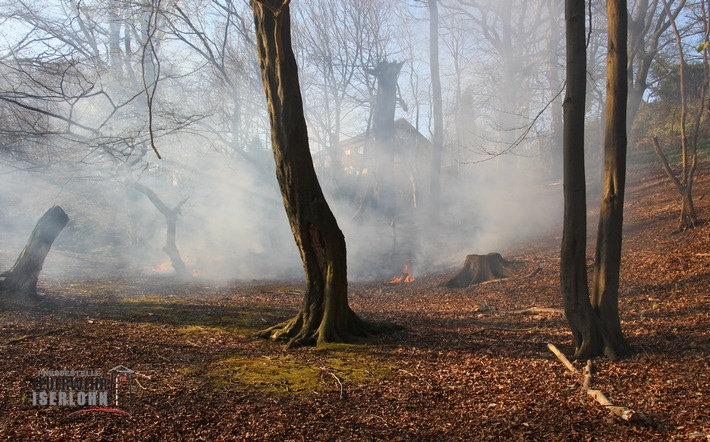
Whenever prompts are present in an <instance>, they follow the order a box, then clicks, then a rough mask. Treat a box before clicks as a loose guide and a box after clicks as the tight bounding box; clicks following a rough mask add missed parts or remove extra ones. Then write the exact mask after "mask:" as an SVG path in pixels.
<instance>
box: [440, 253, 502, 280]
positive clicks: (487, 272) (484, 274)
mask: <svg viewBox="0 0 710 442" xmlns="http://www.w3.org/2000/svg"><path fill="white" fill-rule="evenodd" d="M509 265H510V262H508V261H506V260H505V259H503V257H502V256H500V254H499V253H489V254H488V255H468V256H467V257H466V261H464V263H463V269H461V271H460V272H459V273H457V274H456V276H454V277H453V278H451V280H450V281H449V282H447V283H446V287H449V288H465V287H468V286H469V285H471V284H478V283H479V282H484V281H490V280H493V279H500V278H508V277H509V276H511V275H512V271H511V270H510V269H509V268H508V266H509Z"/></svg>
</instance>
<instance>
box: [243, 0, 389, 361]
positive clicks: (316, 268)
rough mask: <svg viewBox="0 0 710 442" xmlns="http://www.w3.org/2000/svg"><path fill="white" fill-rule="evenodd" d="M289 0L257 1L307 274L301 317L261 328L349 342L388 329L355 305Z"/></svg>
mask: <svg viewBox="0 0 710 442" xmlns="http://www.w3.org/2000/svg"><path fill="white" fill-rule="evenodd" d="M288 3H289V1H288V0H252V2H251V5H252V8H253V11H254V22H255V25H256V40H257V49H258V56H259V64H260V67H261V78H262V83H263V85H264V91H265V93H266V102H267V105H268V111H269V117H270V121H271V141H272V146H273V152H274V160H275V162H276V177H277V179H278V183H279V187H280V189H281V194H282V196H283V201H284V208H285V210H286V214H287V216H288V219H289V223H290V225H291V231H292V232H293V236H294V238H295V240H296V244H297V246H298V249H299V252H300V254H301V260H302V261H303V269H304V273H305V277H306V293H305V295H304V298H303V303H302V305H301V308H300V310H299V312H298V313H297V314H296V316H295V317H294V318H292V319H290V320H288V321H286V322H283V323H281V324H278V325H275V326H273V327H271V328H269V329H267V330H264V331H262V332H261V333H260V336H262V337H266V338H270V339H274V340H275V339H283V340H287V342H288V344H287V345H288V346H289V347H294V346H302V345H317V344H319V343H323V342H349V341H352V340H355V339H357V338H360V337H365V336H368V335H370V334H371V333H374V332H378V331H382V330H384V329H385V327H384V326H379V325H374V324H369V323H366V322H365V321H363V320H362V319H360V318H359V317H358V316H357V315H356V314H355V313H354V312H353V311H352V310H351V309H350V306H349V305H348V284H347V262H346V250H345V238H344V236H343V233H342V232H341V230H340V228H339V227H338V223H337V221H336V219H335V216H334V215H333V213H332V212H331V210H330V207H329V206H328V203H327V201H326V200H325V197H324V195H323V192H322V190H321V187H320V184H319V182H318V178H317V176H316V172H315V169H314V166H313V159H312V157H311V152H310V149H309V145H308V133H307V129H306V122H305V118H304V114H303V100H302V97H301V92H300V85H299V80H298V68H297V66H296V60H295V57H294V54H293V50H292V47H291V30H290V11H289V6H288Z"/></svg>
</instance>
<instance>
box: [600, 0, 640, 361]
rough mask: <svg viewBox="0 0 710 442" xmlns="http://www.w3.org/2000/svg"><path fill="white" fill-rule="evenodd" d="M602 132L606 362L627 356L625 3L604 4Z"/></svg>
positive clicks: (602, 323) (621, 0)
mask: <svg viewBox="0 0 710 442" xmlns="http://www.w3.org/2000/svg"><path fill="white" fill-rule="evenodd" d="M607 16H608V23H609V24H608V29H609V31H608V32H609V43H608V45H607V47H608V49H607V50H608V53H607V83H606V84H607V94H606V100H607V101H606V131H605V139H604V191H603V195H602V201H601V208H600V209H599V229H598V233H597V248H596V255H595V259H594V279H593V287H592V306H593V307H594V309H595V310H596V313H597V316H598V318H599V326H600V327H601V333H602V337H603V341H604V349H603V352H604V354H605V355H606V356H607V357H608V358H610V359H616V358H617V357H619V356H623V355H625V354H628V353H629V352H630V351H631V347H630V346H629V344H628V343H627V342H626V339H625V338H624V335H623V333H622V331H621V323H620V321H619V308H618V302H619V273H620V270H621V242H622V226H623V218H624V188H625V186H626V143H627V139H626V103H627V88H628V87H627V78H626V77H627V74H626V69H627V54H626V46H627V45H626V38H627V37H626V35H627V12H626V2H625V0H608V1H607Z"/></svg>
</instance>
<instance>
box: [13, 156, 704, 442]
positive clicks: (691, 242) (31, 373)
mask: <svg viewBox="0 0 710 442" xmlns="http://www.w3.org/2000/svg"><path fill="white" fill-rule="evenodd" d="M707 169H708V168H707V167H706V168H705V169H703V170H700V171H699V173H698V177H699V178H700V180H699V182H698V184H697V187H696V197H697V209H698V211H699V215H700V218H701V219H702V220H707V219H708V218H709V217H710V197H709V196H708V194H709V193H710V182H709V180H708V178H707V177H708V176H710V170H707ZM593 201H596V199H594V200H593ZM596 204H597V203H594V204H590V206H594V205H596ZM678 208H679V206H678V199H677V198H676V196H675V194H674V193H673V189H672V188H671V186H670V185H669V184H668V182H667V180H666V179H665V177H664V176H662V175H661V174H660V173H652V174H650V176H649V175H648V174H647V175H645V176H643V177H641V175H640V174H637V175H633V174H632V175H631V176H630V178H629V184H628V197H627V211H626V227H625V243H624V260H623V274H622V282H621V296H620V302H619V307H620V311H621V318H622V327H623V330H624V332H625V335H626V337H627V338H628V340H629V341H630V342H631V344H632V345H633V347H634V354H633V355H631V356H629V357H627V358H625V359H623V360H621V361H619V362H611V361H609V360H606V359H603V358H598V359H595V360H594V361H593V362H592V367H593V377H592V382H591V386H592V387H593V388H596V389H599V390H601V391H602V392H603V393H604V394H605V395H606V396H607V397H608V398H609V399H610V400H611V402H612V403H613V404H614V405H619V406H624V407H628V408H629V409H631V410H634V411H635V412H636V413H637V414H636V416H637V417H638V419H635V420H632V421H624V420H621V419H619V418H617V417H615V416H614V415H612V414H611V413H610V412H609V410H608V409H606V408H605V407H602V406H600V405H598V404H597V402H596V401H595V400H594V399H592V398H591V397H589V396H588V395H587V394H585V393H584V391H583V390H582V382H583V375H582V369H583V364H582V363H580V362H576V363H574V365H575V366H576V370H577V372H576V373H572V372H571V371H569V370H568V369H567V368H565V366H564V365H563V364H562V363H561V362H560V361H559V360H558V359H557V358H556V357H555V356H554V355H553V354H552V353H551V352H550V350H549V349H548V348H547V344H548V343H553V344H555V345H557V346H558V347H559V348H560V349H561V350H562V351H563V352H565V353H567V354H570V353H571V352H572V340H571V333H570V331H569V328H568V326H567V323H566V320H565V318H564V316H563V315H562V314H561V313H559V312H558V311H556V310H555V309H561V307H562V306H561V298H560V295H559V288H558V287H559V283H558V281H559V271H558V268H559V243H560V233H559V231H557V230H555V231H554V232H549V233H548V234H546V235H544V236H543V237H540V238H538V239H536V240H534V241H531V242H529V243H526V244H521V245H520V247H519V248H518V249H516V250H509V251H504V257H505V258H507V259H509V260H513V261H514V267H515V268H516V269H517V270H518V272H517V275H518V276H516V277H512V278H509V279H503V280H497V281H493V282H489V283H484V284H479V285H475V286H471V287H469V288H466V289H447V288H444V287H443V283H445V282H446V281H447V280H448V279H449V278H450V277H452V276H453V275H454V274H455V273H456V271H457V270H459V269H457V268H452V269H451V271H450V272H449V273H446V274H433V275H415V276H416V280H415V281H414V282H411V283H407V284H389V283H386V282H383V281H380V282H366V283H351V285H350V303H351V306H352V308H353V309H354V310H355V311H356V312H358V313H359V314H360V315H361V316H362V317H364V318H366V319H368V320H373V321H391V322H396V323H399V324H401V325H403V326H405V328H404V330H402V331H398V332H394V333H390V334H386V335H383V336H381V337H379V338H378V339H377V340H373V341H369V342H367V343H362V344H358V345H330V346H326V347H324V348H317V349H312V348H311V349H309V348H305V349H296V350H285V349H284V348H283V345H282V344H279V343H272V342H267V341H263V340H260V339H256V338H253V337H252V336H253V333H254V332H255V331H257V330H259V329H262V328H264V327H266V326H268V325H271V324H274V323H276V322H278V321H281V320H285V319H287V318H289V317H290V316H292V315H293V314H294V313H295V312H296V311H297V309H298V306H299V304H300V302H301V299H302V296H303V286H302V284H301V283H300V282H280V281H277V282H269V283H265V282H250V283H238V282H235V283H230V284H216V283H210V282H206V281H202V280H201V279H200V278H196V279H195V280H194V281H190V282H188V283H178V282H176V281H173V280H172V279H170V278H169V277H166V276H162V275H156V276H150V277H144V278H137V279H128V278H117V279H110V278H106V279H93V280H83V279H82V280H47V281H44V280H43V281H42V285H41V287H40V292H41V294H42V301H41V302H39V303H38V304H36V305H29V306H28V305H24V306H23V307H20V306H18V305H9V304H5V305H0V373H2V382H0V439H2V440H18V441H19V440H105V441H129V440H170V441H173V440H240V441H241V440H268V441H282V440H283V441H286V440H296V441H298V440H304V441H320V440H323V441H325V440H333V441H347V440H385V441H396V440H399V441H414V440H426V441H447V440H470V441H477V440H545V441H551V440H564V441H578V440H579V441H589V440H602V441H615V440H619V441H647V440H662V441H667V440H697V441H710V357H709V356H710V295H709V293H710V290H709V289H708V287H709V286H710V224H708V223H704V224H702V225H701V226H699V227H698V228H696V229H694V230H692V231H689V232H684V233H679V234H671V231H672V230H673V229H674V228H675V225H676V222H677V215H678ZM595 210H597V209H593V210H590V230H594V228H595V227H596V219H597V218H596V211H595ZM593 237H594V236H593V235H592V238H593ZM590 242H591V243H592V244H590V249H589V253H588V257H589V260H590V262H591V259H592V256H593V241H590ZM463 258H464V257H463V256H462V257H461V261H462V262H463ZM539 266H541V267H542V268H541V270H540V271H539V272H537V273H535V274H534V275H532V276H531V275H530V273H531V272H532V271H533V270H534V269H536V268H537V267H539ZM531 307H538V308H544V309H549V310H538V311H527V312H515V311H516V310H523V309H529V308H531ZM119 364H121V365H124V366H126V367H129V368H130V369H132V370H134V371H135V374H134V375H133V377H132V379H130V380H129V379H126V380H125V381H121V382H120V383H119V386H120V387H121V388H122V390H121V399H120V402H119V408H123V409H125V407H126V406H127V405H128V404H127V396H126V393H125V391H124V390H123V388H125V387H126V386H127V385H128V383H129V381H130V383H131V389H132V399H131V410H130V411H131V414H130V415H128V414H126V413H118V412H110V411H96V410H94V411H88V412H76V411H77V410H79V409H78V408H75V407H58V406H57V407H46V406H45V407H42V406H33V405H32V384H31V379H32V378H34V377H36V376H37V371H38V370H60V369H77V370H78V369H101V370H102V374H103V375H104V376H106V375H107V371H108V370H109V369H110V368H112V367H114V366H117V365H119Z"/></svg>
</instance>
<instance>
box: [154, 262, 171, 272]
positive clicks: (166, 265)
mask: <svg viewBox="0 0 710 442" xmlns="http://www.w3.org/2000/svg"><path fill="white" fill-rule="evenodd" d="M171 265H172V264H171V263H170V261H164V262H161V263H160V264H156V265H154V266H153V271H154V272H155V273H163V272H166V271H168V270H170V267H171Z"/></svg>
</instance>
